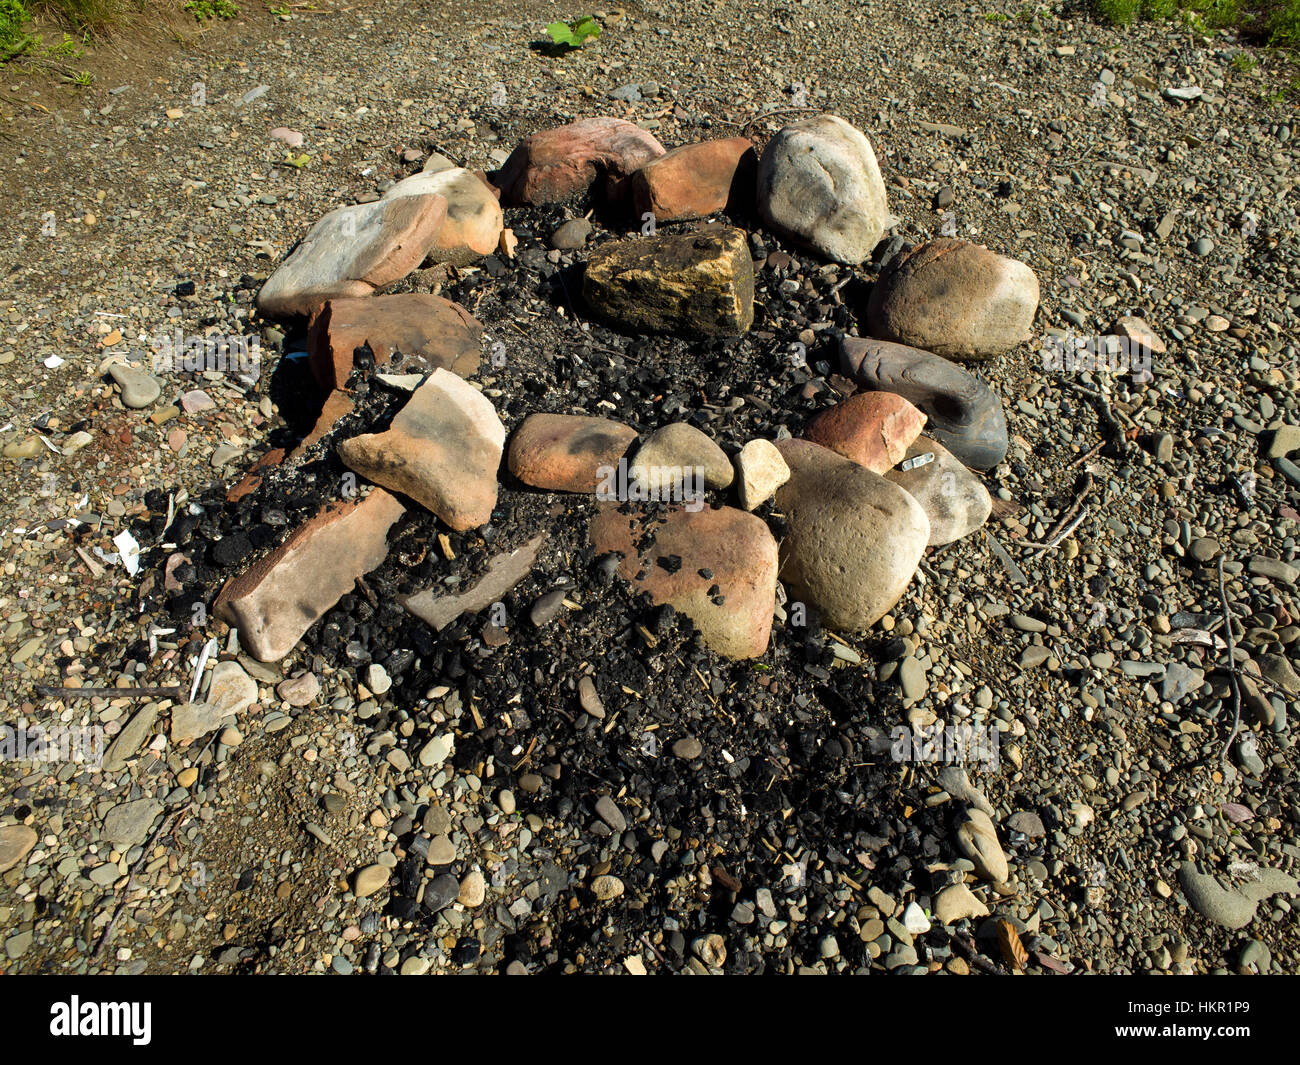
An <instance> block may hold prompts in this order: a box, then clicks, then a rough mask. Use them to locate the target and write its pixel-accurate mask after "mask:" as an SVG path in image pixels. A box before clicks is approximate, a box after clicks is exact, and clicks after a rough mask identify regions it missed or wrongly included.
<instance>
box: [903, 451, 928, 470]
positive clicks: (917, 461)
mask: <svg viewBox="0 0 1300 1065" xmlns="http://www.w3.org/2000/svg"><path fill="white" fill-rule="evenodd" d="M933 461H934V452H933V451H927V452H926V453H925V454H924V455H917V456H916V457H915V458H910V459H904V460H903V461H902V462H900V463H899V464H898V468H899V469H900V470H903V471H904V472H906V471H907V470H914V469H916V468H917V467H918V466H928V465H929V464H930V463H931V462H933Z"/></svg>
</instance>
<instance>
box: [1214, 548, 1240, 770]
mask: <svg viewBox="0 0 1300 1065" xmlns="http://www.w3.org/2000/svg"><path fill="white" fill-rule="evenodd" d="M1219 605H1220V606H1222V607H1223V632H1224V636H1225V637H1226V638H1227V641H1228V679H1229V680H1230V681H1231V682H1232V731H1231V732H1229V733H1228V738H1227V739H1226V740H1225V741H1224V743H1223V750H1222V751H1220V752H1219V761H1220V762H1223V761H1226V760H1227V758H1228V748H1229V747H1231V746H1232V741H1233V740H1234V739H1236V738H1237V729H1238V728H1240V727H1241V685H1240V684H1238V683H1237V643H1236V641H1235V640H1234V639H1233V638H1232V618H1231V617H1230V616H1229V614H1228V593H1227V592H1225V591H1224V590H1223V556H1222V555H1220V556H1219Z"/></svg>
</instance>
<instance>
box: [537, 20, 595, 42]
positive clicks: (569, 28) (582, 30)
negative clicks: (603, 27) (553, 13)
mask: <svg viewBox="0 0 1300 1065" xmlns="http://www.w3.org/2000/svg"><path fill="white" fill-rule="evenodd" d="M546 32H547V33H548V34H550V37H551V40H552V41H554V42H555V43H556V44H557V45H559V46H561V47H564V48H581V47H582V45H583V42H584V41H587V40H589V39H591V38H595V37H599V36H600V23H599V22H597V21H596V19H595V18H594V17H593V16H591V15H586V16H584V17H582V18H580V19H578V21H577V22H552V23H551V24H550V25H549V26H547V27H546Z"/></svg>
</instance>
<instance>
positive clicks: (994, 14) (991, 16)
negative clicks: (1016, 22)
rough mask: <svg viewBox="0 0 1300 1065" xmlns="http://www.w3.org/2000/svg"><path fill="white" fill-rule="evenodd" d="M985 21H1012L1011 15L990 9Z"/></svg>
mask: <svg viewBox="0 0 1300 1065" xmlns="http://www.w3.org/2000/svg"><path fill="white" fill-rule="evenodd" d="M984 21H985V22H1010V21H1011V16H1010V15H1004V14H1002V12H1001V11H990V12H989V13H988V14H987V15H985V16H984Z"/></svg>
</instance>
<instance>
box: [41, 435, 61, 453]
mask: <svg viewBox="0 0 1300 1065" xmlns="http://www.w3.org/2000/svg"><path fill="white" fill-rule="evenodd" d="M36 439H37V440H39V441H40V442H41V443H42V444H44V445H45V446H46V447H48V448H49V449H50V450H51V451H53V452H54V453H55V454H56V455H62V454H63V452H62V451H60V450H59V449H58V448H57V447H55V446H54V445H53V444H51V443H50V442H49V441H48V440H46V439H45V437H43V436H41V434H40V433H37V434H36Z"/></svg>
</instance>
